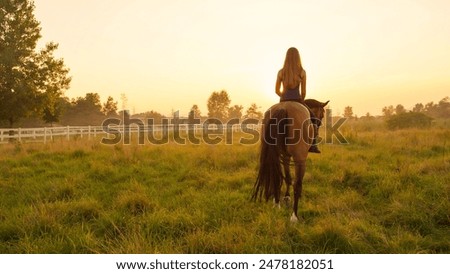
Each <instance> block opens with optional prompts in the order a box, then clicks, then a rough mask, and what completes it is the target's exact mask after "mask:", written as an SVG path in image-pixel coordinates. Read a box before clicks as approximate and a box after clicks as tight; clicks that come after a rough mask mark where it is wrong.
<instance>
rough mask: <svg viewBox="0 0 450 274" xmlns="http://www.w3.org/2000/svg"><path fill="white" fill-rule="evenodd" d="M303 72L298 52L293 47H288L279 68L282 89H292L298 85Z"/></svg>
mask: <svg viewBox="0 0 450 274" xmlns="http://www.w3.org/2000/svg"><path fill="white" fill-rule="evenodd" d="M302 74H303V66H302V61H301V60H300V53H299V52H298V50H297V49H296V48H294V47H292V48H289V49H288V51H287V52H286V59H284V66H283V68H282V69H281V77H282V80H283V87H284V89H293V88H296V87H298V86H299V85H300V82H301V80H302Z"/></svg>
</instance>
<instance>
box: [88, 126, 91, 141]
mask: <svg viewBox="0 0 450 274" xmlns="http://www.w3.org/2000/svg"><path fill="white" fill-rule="evenodd" d="M88 140H91V126H90V125H89V126H88Z"/></svg>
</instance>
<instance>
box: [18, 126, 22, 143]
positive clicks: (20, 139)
mask: <svg viewBox="0 0 450 274" xmlns="http://www.w3.org/2000/svg"><path fill="white" fill-rule="evenodd" d="M21 130H22V129H21V128H20V127H19V129H18V130H17V135H18V137H19V142H20V141H22V138H21V137H20V131H21Z"/></svg>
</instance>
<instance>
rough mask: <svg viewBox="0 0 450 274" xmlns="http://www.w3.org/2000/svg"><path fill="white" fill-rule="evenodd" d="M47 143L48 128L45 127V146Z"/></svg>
mask: <svg viewBox="0 0 450 274" xmlns="http://www.w3.org/2000/svg"><path fill="white" fill-rule="evenodd" d="M46 143H47V128H46V127H44V144H46Z"/></svg>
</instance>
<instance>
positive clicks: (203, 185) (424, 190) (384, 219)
mask: <svg viewBox="0 0 450 274" xmlns="http://www.w3.org/2000/svg"><path fill="white" fill-rule="evenodd" d="M343 134H344V136H345V137H346V138H347V140H348V141H349V143H350V144H348V145H337V144H334V145H321V146H320V148H321V150H322V154H321V155H311V156H310V158H309V160H308V167H307V173H306V176H305V182H304V188H303V191H304V192H303V194H304V195H303V199H302V201H301V205H300V209H299V214H300V215H301V217H302V218H303V220H302V221H301V222H299V223H298V224H295V225H293V224H291V223H290V222H289V216H290V213H291V212H290V211H291V209H290V208H289V209H287V208H281V209H277V208H274V207H273V205H272V204H271V203H255V202H250V201H249V198H250V196H251V191H252V187H253V183H254V181H255V177H256V173H257V159H258V153H259V146H258V145H253V146H244V145H238V144H235V145H232V146H227V145H221V144H219V145H215V146H212V145H206V144H204V145H186V146H181V145H177V144H168V145H163V146H155V145H145V146H138V145H130V146H123V145H116V146H105V145H101V144H100V141H99V140H91V141H87V140H81V139H79V140H73V141H71V142H67V141H64V140H56V141H54V142H53V143H48V144H45V145H44V144H7V145H2V146H0V253H450V230H449V227H450V216H449V214H450V203H449V194H450V145H449V144H448V141H449V140H450V129H449V126H448V125H447V124H446V123H444V124H443V125H441V126H435V127H434V128H433V129H431V130H425V129H423V130H419V129H410V130H401V131H385V130H384V129H383V127H382V126H380V125H377V124H376V123H373V125H372V126H368V125H367V124H360V123H348V124H347V125H346V128H344V129H343Z"/></svg>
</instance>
